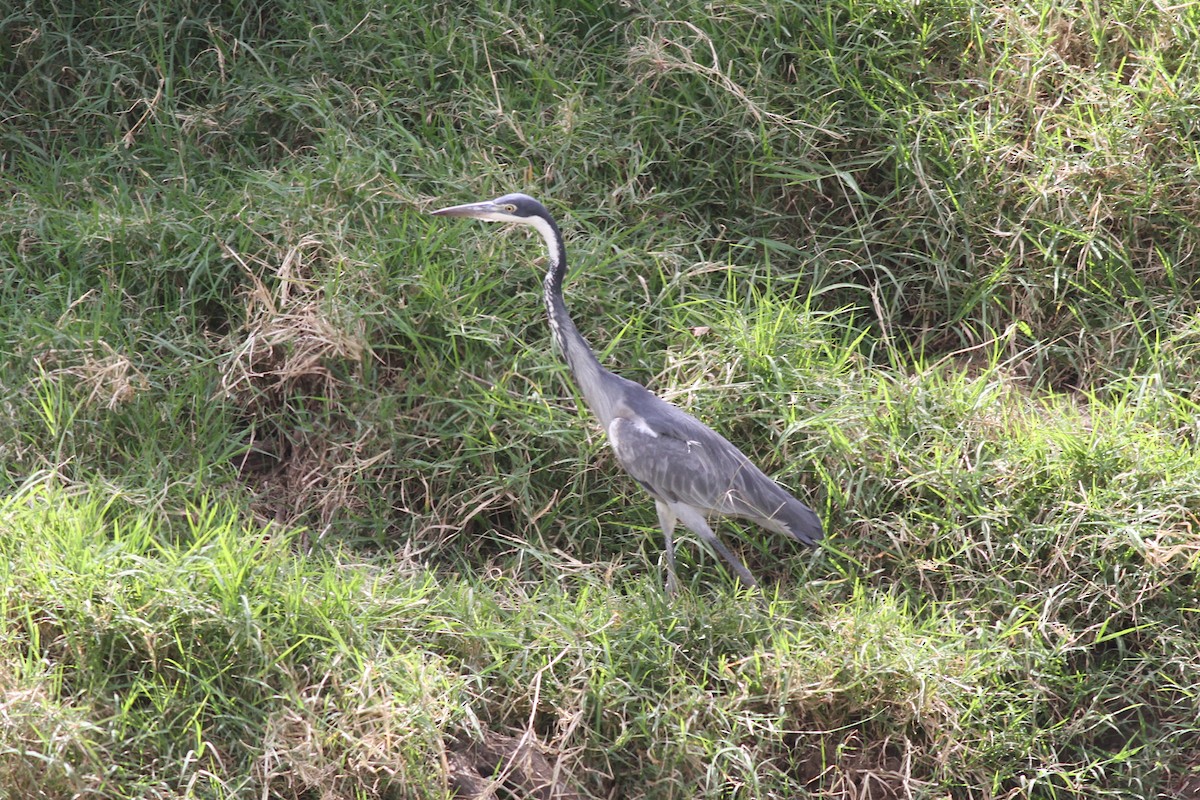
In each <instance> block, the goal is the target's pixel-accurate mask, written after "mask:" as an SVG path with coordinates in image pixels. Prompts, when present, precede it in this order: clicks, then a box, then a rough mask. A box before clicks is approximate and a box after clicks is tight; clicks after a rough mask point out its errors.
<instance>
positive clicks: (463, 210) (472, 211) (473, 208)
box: [429, 200, 502, 218]
mask: <svg viewBox="0 0 1200 800" xmlns="http://www.w3.org/2000/svg"><path fill="white" fill-rule="evenodd" d="M501 212H502V209H501V208H500V207H499V206H498V205H496V204H495V203H493V202H492V201H491V200H486V201H484V202H482V203H463V204H462V205H461V206H450V207H449V208H439V209H438V210H437V211H431V212H429V213H431V214H433V215H434V216H435V217H476V218H486V216H487V215H488V214H499V213H501Z"/></svg>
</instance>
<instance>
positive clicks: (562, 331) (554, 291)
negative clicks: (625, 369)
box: [533, 217, 614, 427]
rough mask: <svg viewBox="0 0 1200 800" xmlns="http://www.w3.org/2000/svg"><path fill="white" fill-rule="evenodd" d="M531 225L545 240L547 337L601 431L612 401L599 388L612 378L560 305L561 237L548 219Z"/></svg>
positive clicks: (564, 254)
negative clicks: (599, 424)
mask: <svg viewBox="0 0 1200 800" xmlns="http://www.w3.org/2000/svg"><path fill="white" fill-rule="evenodd" d="M533 225H534V227H535V228H537V231H538V233H540V234H541V235H542V238H543V239H545V240H546V248H547V251H548V253H549V257H550V267H549V269H547V270H546V278H545V280H543V281H542V288H543V296H544V300H545V302H546V318H547V321H548V322H549V323H550V335H551V337H553V339H554V344H555V346H556V347H557V348H558V352H559V353H560V354H561V355H562V358H563V361H565V362H567V367H568V368H570V370H571V376H572V377H573V378H574V379H575V384H576V385H577V386H578V387H579V389H580V391H581V392H583V398H584V400H585V401H587V404H588V407H589V408H590V409H591V410H592V413H593V414H595V415H596V417H597V418H598V419H599V420H600V423H601V424H602V425H604V426H605V427H607V426H608V423H609V421H610V420H611V419H612V416H613V409H612V404H613V400H614V398H612V397H611V396H610V395H608V394H606V393H605V392H604V391H603V385H604V383H605V381H606V379H607V378H611V377H612V374H611V373H609V372H608V370H606V369H605V368H604V367H602V366H601V365H600V361H599V360H598V359H597V358H596V354H595V353H593V352H592V348H591V347H589V346H588V343H587V341H586V340H585V339H584V338H583V335H582V334H580V333H579V329H578V328H576V327H575V323H574V322H573V321H571V315H570V314H569V313H567V305H566V303H565V302H563V278H564V277H565V276H566V274H567V250H566V247H565V245H564V244H563V238H562V233H561V232H560V231H559V229H558V225H557V224H556V223H555V222H554V220H553V219H551V218H549V217H545V218H543V217H535V218H534V221H533Z"/></svg>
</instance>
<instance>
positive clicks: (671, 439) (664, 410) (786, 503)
mask: <svg viewBox="0 0 1200 800" xmlns="http://www.w3.org/2000/svg"><path fill="white" fill-rule="evenodd" d="M433 213H434V214H436V215H439V216H447V217H472V218H475V219H485V220H491V221H495V222H514V223H517V224H523V225H530V226H532V227H533V228H535V229H536V230H537V231H538V232H539V233H540V234H541V235H542V238H543V239H544V240H545V242H546V246H547V248H548V250H549V256H550V267H549V269H548V270H547V271H546V278H545V281H544V290H545V296H544V299H545V303H546V314H547V319H548V321H549V324H550V331H551V335H552V337H553V338H554V341H555V344H556V345H557V346H558V349H559V352H560V353H561V354H562V356H563V359H564V360H565V361H566V362H567V366H568V367H569V368H570V370H571V374H572V376H573V377H574V379H575V382H576V384H577V385H578V386H579V389H580V391H581V392H582V393H583V397H584V400H585V401H586V402H587V404H588V407H589V408H590V409H591V410H592V413H593V414H595V415H596V418H597V419H598V420H599V421H600V424H601V425H602V426H603V427H604V429H605V431H606V432H607V433H608V441H609V444H610V445H611V446H612V449H613V452H614V453H615V454H616V457H617V461H618V462H619V463H620V464H621V466H622V467H624V468H625V471H626V472H628V473H629V474H630V475H632V476H633V477H634V479H636V480H637V482H638V483H639V484H641V486H642V488H643V489H645V490H646V491H647V492H649V493H650V496H651V497H653V498H654V500H655V504H656V506H657V509H658V521H659V525H660V526H661V527H662V529H663V534H664V536H665V537H666V553H667V588H668V590H669V591H671V592H672V593H674V592H675V591H676V590H677V580H676V577H675V543H674V530H675V526H676V523H677V522H681V523H683V525H684V527H686V528H688V529H689V530H691V531H692V532H693V533H695V534H696V535H698V536H699V537H700V538H701V539H703V540H704V542H705V543H706V544H708V546H709V547H711V548H712V549H713V550H714V551H715V552H716V553H717V554H718V555H720V556H721V557H722V558H723V559H725V561H726V562H727V563H728V564H729V565H730V567H732V568H733V570H734V572H736V573H737V576H738V578H739V579H740V580H741V581H742V583H744V584H746V585H749V586H754V585H756V581H755V580H754V576H753V575H751V574H750V571H749V570H748V569H746V565H745V564H743V563H742V562H741V560H740V559H739V558H738V557H737V556H735V555H734V554H733V553H732V552H731V551H730V550H729V549H728V548H727V547H726V546H725V545H724V544H723V543H722V542H721V541H720V539H718V538H717V536H716V534H715V533H713V530H712V528H711V527H710V526H709V523H708V517H710V516H712V515H716V514H724V515H727V516H733V517H741V518H744V519H749V520H751V521H753V522H755V523H757V524H759V525H761V526H762V527H764V528H766V529H768V530H771V531H774V532H776V533H782V534H786V535H788V536H791V537H792V538H794V539H796V540H797V541H799V542H802V543H804V544H806V545H814V544H816V542H817V541H818V540H819V539H820V538H821V536H822V528H821V521H820V520H819V519H818V518H817V515H816V514H814V513H813V511H812V509H810V508H809V507H808V506H806V505H804V504H803V503H801V502H800V501H799V500H797V499H796V498H794V497H792V495H791V494H789V493H788V492H787V491H786V490H785V489H783V487H781V486H780V485H779V484H777V483H776V482H775V481H773V480H771V479H770V478H769V477H767V476H766V475H765V474H764V473H763V472H762V471H761V470H760V469H759V468H758V467H756V466H754V464H752V463H751V462H750V460H749V459H748V458H746V456H745V455H743V454H742V452H741V451H740V450H738V449H737V448H736V447H734V446H733V445H732V444H730V443H729V441H728V440H727V439H725V437H723V436H721V435H720V434H719V433H717V432H716V431H714V430H713V429H712V428H710V427H708V426H707V425H705V424H704V423H703V422H701V421H700V420H698V419H696V418H695V417H693V416H692V415H691V414H688V413H687V412H685V411H683V410H681V409H679V408H677V407H676V406H673V405H671V404H670V403H668V402H667V401H665V400H663V399H661V398H659V397H657V396H655V395H654V394H652V393H651V392H649V391H648V390H647V389H646V388H645V387H643V386H642V385H640V384H638V383H635V382H633V381H631V380H627V379H625V378H622V377H620V376H619V375H616V374H614V373H612V372H610V371H608V370H607V369H605V368H604V367H603V366H602V365H601V364H600V362H599V361H598V360H597V359H596V356H595V354H594V353H593V352H592V349H591V348H590V347H588V344H587V342H586V341H585V340H584V339H583V337H582V336H581V335H580V333H579V330H578V329H577V328H576V327H575V324H574V323H573V322H572V321H571V317H570V315H569V314H568V313H567V309H566V305H565V304H564V302H563V298H562V285H563V278H564V276H565V274H566V251H565V248H564V246H563V240H562V234H561V233H560V232H559V229H558V225H557V224H556V223H555V221H554V219H553V217H551V216H550V213H549V212H548V211H547V210H546V209H545V207H544V206H542V204H541V203H539V202H537V201H536V200H534V199H533V198H532V197H529V196H527V195H523V194H508V195H504V196H503V197H499V198H497V199H495V200H490V201H486V202H483V203H468V204H465V205H460V206H452V207H450V208H443V209H440V210H438V211H434V212H433Z"/></svg>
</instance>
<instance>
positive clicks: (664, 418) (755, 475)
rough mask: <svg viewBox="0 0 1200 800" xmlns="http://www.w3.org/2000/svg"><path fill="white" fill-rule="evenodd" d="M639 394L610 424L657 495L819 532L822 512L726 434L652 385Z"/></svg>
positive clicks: (810, 537)
mask: <svg viewBox="0 0 1200 800" xmlns="http://www.w3.org/2000/svg"><path fill="white" fill-rule="evenodd" d="M639 388H640V387H639ZM643 391H645V390H643ZM636 401H637V402H635V403H632V404H629V403H627V406H628V407H627V408H626V409H625V410H624V411H623V413H618V415H617V416H615V417H614V418H613V420H612V422H611V423H610V424H609V427H608V434H609V443H610V444H611V446H612V448H613V452H614V453H615V454H616V457H617V461H618V462H620V464H621V466H622V467H624V468H625V470H626V471H627V472H629V474H630V475H632V476H633V477H634V478H635V479H636V480H637V481H638V482H639V483H640V484H641V485H642V486H643V487H644V488H645V489H646V490H647V491H648V492H650V494H651V495H653V496H654V497H656V498H659V499H661V500H665V501H667V502H670V503H684V504H686V505H689V506H692V507H694V508H698V509H701V510H703V511H705V512H717V513H721V514H729V515H732V516H739V517H747V518H749V519H752V520H755V521H756V522H758V523H759V524H761V525H763V526H765V527H768V528H771V529H774V530H777V531H779V532H782V533H787V534H790V535H791V536H794V537H795V538H797V539H800V540H801V541H805V542H809V543H811V542H812V541H815V540H816V539H819V538H821V535H822V530H821V523H820V521H819V520H818V519H817V517H816V515H815V514H814V513H813V512H812V511H811V510H810V509H809V508H808V507H807V506H805V505H804V504H803V503H801V502H800V501H799V500H796V499H795V498H794V497H792V496H791V495H790V494H789V493H788V492H787V491H786V490H784V489H783V488H782V487H781V486H780V485H779V484H777V483H775V481H773V480H771V479H770V478H769V477H767V475H766V474H764V473H763V472H762V470H760V469H759V468H758V467H756V466H755V465H754V464H753V463H751V462H750V460H749V459H748V458H746V456H745V455H743V454H742V452H741V451H740V450H738V449H737V448H736V447H734V446H733V445H732V444H731V443H730V442H729V441H728V440H727V439H726V438H725V437H723V436H721V435H720V434H719V433H717V432H716V431H714V430H713V429H712V428H709V427H708V426H707V425H705V424H704V423H703V422H701V421H700V420H698V419H696V418H695V417H693V416H692V415H691V414H688V413H687V412H685V411H683V410H681V409H679V408H676V407H675V406H673V405H671V404H669V403H667V402H666V401H664V400H661V399H659V398H658V397H655V396H654V395H652V394H650V393H649V392H646V393H645V395H644V396H639V397H637V398H636Z"/></svg>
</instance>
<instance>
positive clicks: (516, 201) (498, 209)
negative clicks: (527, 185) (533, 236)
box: [433, 193, 550, 227]
mask: <svg viewBox="0 0 1200 800" xmlns="http://www.w3.org/2000/svg"><path fill="white" fill-rule="evenodd" d="M433 215H434V216H436V217H471V218H473V219H486V220H489V221H491V222H515V223H517V224H518V225H533V226H535V227H536V226H537V225H538V221H540V220H549V219H550V213H549V212H548V211H546V207H545V206H543V205H542V204H541V203H539V202H538V201H537V200H534V199H533V198H532V197H530V196H529V195H527V194H519V193H514V194H506V195H504V196H503V197H497V198H496V199H495V200H485V201H484V202H482V203H464V204H463V205H461V206H450V207H449V208H439V209H438V210H437V211H434V212H433Z"/></svg>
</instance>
